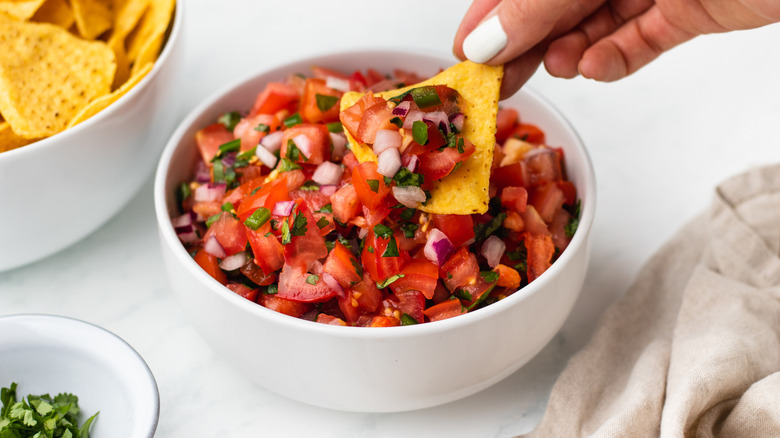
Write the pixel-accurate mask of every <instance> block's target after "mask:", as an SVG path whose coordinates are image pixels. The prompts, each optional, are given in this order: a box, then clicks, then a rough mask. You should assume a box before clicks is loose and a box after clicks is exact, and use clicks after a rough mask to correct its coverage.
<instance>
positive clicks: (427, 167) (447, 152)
mask: <svg viewBox="0 0 780 438" xmlns="http://www.w3.org/2000/svg"><path fill="white" fill-rule="evenodd" d="M463 140H464V147H463V153H460V152H459V151H458V149H457V148H450V147H447V148H444V149H443V150H435V151H431V152H426V153H424V154H422V155H420V156H419V158H420V164H419V166H418V167H417V172H418V173H421V174H423V176H425V181H426V183H427V182H430V181H438V180H440V179H442V178H444V177H445V176H447V175H449V174H450V173H452V171H453V170H454V169H455V166H456V165H457V164H458V163H461V162H463V161H466V160H467V159H468V158H469V157H470V156H471V155H472V154H473V153H474V151H475V150H476V148H475V147H474V144H473V143H471V142H470V141H468V140H467V139H465V138H464V139H463Z"/></svg>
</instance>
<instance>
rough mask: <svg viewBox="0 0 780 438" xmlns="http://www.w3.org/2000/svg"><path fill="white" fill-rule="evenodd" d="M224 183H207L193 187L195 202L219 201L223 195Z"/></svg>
mask: <svg viewBox="0 0 780 438" xmlns="http://www.w3.org/2000/svg"><path fill="white" fill-rule="evenodd" d="M226 188H227V185H225V184H214V183H208V184H203V185H201V186H199V187H198V188H197V189H195V201H197V202H211V201H219V200H220V199H222V197H223V196H225V189H226Z"/></svg>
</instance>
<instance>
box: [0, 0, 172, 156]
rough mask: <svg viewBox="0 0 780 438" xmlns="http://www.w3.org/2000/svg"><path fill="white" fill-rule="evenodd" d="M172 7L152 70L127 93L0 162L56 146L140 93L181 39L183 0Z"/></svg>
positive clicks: (19, 149)
mask: <svg viewBox="0 0 780 438" xmlns="http://www.w3.org/2000/svg"><path fill="white" fill-rule="evenodd" d="M174 1H175V4H174V9H173V20H171V22H170V25H169V29H170V32H169V34H168V37H167V39H166V40H165V45H164V46H163V47H162V50H161V51H160V54H159V55H158V56H157V59H156V60H155V61H154V64H153V65H152V70H151V71H150V72H149V73H147V74H146V76H144V77H143V78H142V79H141V80H140V81H139V82H138V83H137V84H136V85H135V86H134V87H132V88H131V89H130V90H129V91H128V92H127V93H125V94H124V95H122V96H121V97H119V99H117V100H116V101H115V102H112V103H111V104H110V105H108V106H107V107H106V108H104V109H103V110H101V111H99V112H98V113H97V114H95V115H94V116H92V117H90V118H88V119H87V120H84V121H83V122H81V123H79V124H78V125H76V126H74V127H72V128H68V129H65V130H63V131H60V132H58V133H56V134H54V135H52V136H49V137H46V138H43V139H41V140H38V141H36V142H33V143H30V144H28V145H25V146H21V147H18V148H15V149H12V150H10V151H6V152H3V153H0V162H1V161H3V160H7V159H10V158H7V157H14V158H16V157H22V156H23V155H24V154H31V153H35V152H36V151H37V150H39V149H41V150H42V151H43V150H46V149H49V148H52V147H56V146H53V145H56V142H57V141H58V140H68V139H69V138H70V137H72V136H75V135H79V134H80V133H81V131H83V130H85V129H89V127H90V126H92V125H94V124H95V123H100V122H101V121H102V120H103V119H105V118H108V117H110V115H111V114H113V113H115V112H117V111H119V109H118V108H120V107H124V106H125V105H126V104H127V103H128V102H130V101H131V100H133V99H134V96H135V95H136V94H138V93H141V90H143V89H144V88H146V87H147V85H148V84H149V83H151V82H152V81H153V80H154V78H155V77H156V76H157V75H159V74H160V73H159V72H160V70H161V69H162V68H163V66H164V65H165V64H166V63H167V60H168V58H170V57H171V56H172V55H171V52H172V51H173V48H174V47H175V46H176V45H178V44H179V39H181V38H182V37H181V33H182V30H181V29H182V27H183V26H182V23H183V20H184V18H183V15H184V11H183V10H184V3H186V2H185V1H182V0H174Z"/></svg>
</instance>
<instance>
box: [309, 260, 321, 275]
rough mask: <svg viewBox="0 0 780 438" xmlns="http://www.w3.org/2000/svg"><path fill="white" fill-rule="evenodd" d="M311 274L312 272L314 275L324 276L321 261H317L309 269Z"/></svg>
mask: <svg viewBox="0 0 780 438" xmlns="http://www.w3.org/2000/svg"><path fill="white" fill-rule="evenodd" d="M309 272H311V273H312V274H314V275H322V262H321V261H319V260H315V261H314V262H313V263H312V264H311V267H310V268H309Z"/></svg>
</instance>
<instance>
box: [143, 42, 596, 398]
mask: <svg viewBox="0 0 780 438" xmlns="http://www.w3.org/2000/svg"><path fill="white" fill-rule="evenodd" d="M453 63H454V62H453V61H451V60H448V59H445V58H439V57H432V56H429V55H424V54H416V53H405V52H370V53H360V52H353V53H344V54H337V55H329V56H323V57H319V58H315V59H306V60H301V61H299V62H295V63H291V64H288V65H285V66H281V67H277V68H274V69H269V70H267V71H263V72H260V73H258V74H255V75H253V76H251V77H249V78H248V79H245V80H243V81H240V82H238V83H236V84H233V85H230V86H228V87H226V88H225V89H224V90H222V91H220V92H218V93H216V94H215V95H214V96H213V97H212V98H210V99H208V100H207V101H205V102H204V103H203V104H201V105H200V106H199V107H198V108H196V109H195V110H193V112H192V113H190V115H189V116H188V117H187V118H186V119H185V120H184V121H183V122H182V123H181V125H180V126H179V128H178V129H177V131H176V132H175V133H174V135H173V136H172V138H171V140H170V141H169V143H168V145H167V146H166V149H165V152H164V153H163V156H162V158H161V161H160V164H159V167H158V171H157V175H156V182H155V207H156V211H157V218H158V223H159V228H160V230H159V231H160V235H161V241H162V248H163V254H164V259H165V263H166V267H167V269H168V273H169V277H170V280H171V285H172V289H173V292H174V294H175V295H176V296H177V298H178V300H179V302H180V304H181V306H182V308H183V309H184V311H185V314H186V315H187V316H188V318H189V320H190V321H191V323H192V324H193V325H194V326H195V327H196V328H197V329H198V331H199V332H200V334H201V335H202V336H203V337H204V338H205V339H206V340H207V342H208V343H209V344H210V345H211V346H212V347H213V348H214V349H215V351H216V352H217V353H218V354H220V355H221V356H223V357H224V358H225V359H226V360H227V361H228V362H230V363H232V364H233V365H234V366H236V367H237V368H238V369H240V370H242V371H243V372H244V373H245V374H246V375H247V377H248V379H249V380H252V381H254V382H256V383H258V384H260V385H262V386H263V387H265V388H268V389H269V390H272V391H274V392H277V393H279V394H282V395H285V396H288V397H291V398H293V399H297V400H300V401H303V402H306V403H310V404H314V405H318V406H323V407H328V408H333V409H340V410H348V411H369V412H391V411H404V410H411V409H419V408H424V407H429V406H434V405H438V404H442V403H446V402H449V401H453V400H456V399H458V398H461V397H464V396H467V395H469V394H472V393H474V392H477V391H479V390H481V389H483V388H486V387H488V386H490V385H492V384H494V383H496V382H498V381H500V380H501V379H503V378H505V377H507V376H508V375H509V374H511V373H512V372H513V371H515V370H517V369H518V368H519V367H520V366H522V365H523V364H524V363H526V362H527V361H528V360H530V359H531V358H532V357H533V356H534V355H535V354H536V353H538V351H539V350H541V348H542V347H543V346H544V345H545V344H546V343H547V342H548V341H549V340H550V339H551V338H552V336H553V335H554V334H555V333H556V332H557V330H558V329H559V328H560V326H561V325H562V324H563V322H564V320H565V319H566V317H567V316H568V314H569V312H570V311H571V308H572V306H573V303H574V301H575V300H576V297H577V296H578V293H579V290H580V287H581V285H582V281H583V280H584V275H585V271H586V267H587V260H588V234H589V230H590V226H591V222H592V219H593V212H594V204H595V196H594V193H595V183H594V178H593V171H592V166H591V164H590V161H589V158H588V156H587V152H586V151H585V149H584V146H583V145H582V143H581V141H580V140H579V138H578V137H577V135H576V133H575V132H574V130H573V129H572V128H571V126H570V125H569V124H568V123H567V122H566V121H565V119H564V118H563V117H562V116H561V115H560V114H559V113H557V111H556V110H555V109H554V108H553V107H551V106H550V105H549V104H548V103H546V102H545V101H544V100H543V99H542V98H540V97H539V96H538V95H536V94H535V93H533V92H531V91H527V90H523V91H521V92H520V93H518V94H517V95H516V96H514V97H512V98H511V99H509V100H507V101H505V102H501V104H500V106H499V109H498V111H497V112H496V111H495V108H494V109H493V111H494V112H493V113H491V114H490V115H489V119H493V120H495V122H496V129H495V130H493V128H492V127H491V128H490V129H489V139H488V141H487V142H485V141H480V139H479V138H478V137H477V136H476V135H475V134H473V133H474V132H477V131H476V130H475V128H476V126H475V125H476V124H480V126H482V125H481V123H482V122H481V121H480V120H482V119H484V117H482V119H481V118H480V115H481V116H484V114H480V113H475V110H474V108H483V107H482V106H479V105H476V106H475V105H473V103H474V101H477V100H479V99H481V98H480V97H479V96H478V93H477V94H476V95H475V94H474V93H471V94H469V93H468V90H467V89H465V87H464V88H462V89H460V90H459V89H458V85H459V84H457V83H453V84H451V85H452V86H445V85H440V84H437V85H431V83H430V82H425V80H426V79H427V78H430V77H432V76H434V77H437V76H436V74H437V73H438V72H439V71H440V70H442V69H445V68H447V67H448V66H450V65H452V64H453ZM404 87H406V88H404ZM396 89H400V90H399V91H398V92H397V93H395V92H393V91H386V90H396ZM349 93H358V94H352V97H349V96H350V94H349ZM475 96H476V97H475ZM347 99H352V100H351V101H350V102H349V104H344V105H341V103H342V102H347ZM478 103H479V102H478ZM488 106H489V105H488ZM488 125H490V124H488ZM479 129H482V128H479ZM472 140H473V141H474V142H472ZM358 143H360V144H358ZM361 148H368V149H365V150H363V152H360V151H361ZM366 150H370V151H371V153H370V154H368V155H367V153H365V151H366ZM485 151H487V152H485ZM366 157H372V158H366ZM479 160H482V162H480V161H479ZM482 165H484V171H485V180H484V183H485V184H484V187H482V186H481V185H480V181H479V178H476V177H473V175H472V174H471V173H470V172H472V171H474V172H475V173H478V172H479V166H482ZM488 177H489V184H488ZM448 178H449V179H450V181H451V180H452V179H453V178H461V179H459V180H457V183H455V184H452V183H450V184H449V186H448V185H447V181H448ZM479 190H484V191H485V193H484V199H485V202H484V205H480V204H479V203H476V204H473V205H472V204H469V202H467V201H468V199H471V198H469V196H471V195H473V194H474V192H475V191H479ZM447 196H449V197H450V198H449V199H450V200H449V201H446V202H444V201H442V199H446V197H447ZM481 196H482V195H480V196H477V198H479V197H481Z"/></svg>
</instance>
